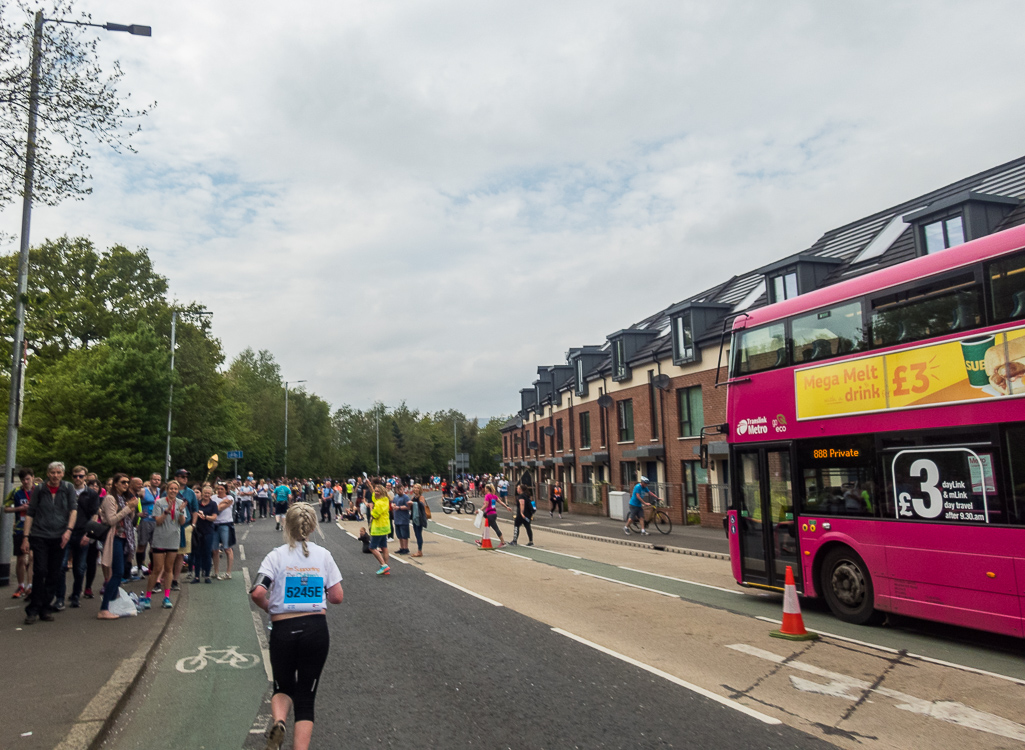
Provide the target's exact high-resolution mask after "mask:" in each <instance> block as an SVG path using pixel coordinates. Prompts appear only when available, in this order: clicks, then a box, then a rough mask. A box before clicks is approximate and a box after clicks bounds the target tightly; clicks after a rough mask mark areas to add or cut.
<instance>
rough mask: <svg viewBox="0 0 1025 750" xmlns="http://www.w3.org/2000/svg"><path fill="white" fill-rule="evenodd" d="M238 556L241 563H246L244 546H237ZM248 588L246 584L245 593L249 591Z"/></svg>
mask: <svg viewBox="0 0 1025 750" xmlns="http://www.w3.org/2000/svg"><path fill="white" fill-rule="evenodd" d="M238 555H239V557H241V558H242V562H245V561H246V545H244V544H240V545H239V546H238ZM248 586H249V584H246V587H247V588H246V590H247V591H248V590H249V589H248Z"/></svg>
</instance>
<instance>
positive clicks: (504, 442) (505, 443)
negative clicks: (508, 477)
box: [502, 435, 509, 458]
mask: <svg viewBox="0 0 1025 750" xmlns="http://www.w3.org/2000/svg"><path fill="white" fill-rule="evenodd" d="M502 455H503V456H505V457H506V458H509V436H508V435H502Z"/></svg>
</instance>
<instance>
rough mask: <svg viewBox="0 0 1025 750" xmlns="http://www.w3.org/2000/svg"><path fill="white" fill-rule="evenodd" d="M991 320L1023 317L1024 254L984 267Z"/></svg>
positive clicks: (997, 321) (1024, 309) (1024, 304)
mask: <svg viewBox="0 0 1025 750" xmlns="http://www.w3.org/2000/svg"><path fill="white" fill-rule="evenodd" d="M986 278H988V279H989V296H990V299H991V300H992V304H993V322H994V323H999V322H1002V321H1005V320H1018V319H1019V318H1025V255H1015V256H1014V257H1012V258H1005V259H1004V260H998V261H996V262H994V263H990V264H989V266H987V268H986Z"/></svg>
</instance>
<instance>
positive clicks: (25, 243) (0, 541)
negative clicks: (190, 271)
mask: <svg viewBox="0 0 1025 750" xmlns="http://www.w3.org/2000/svg"><path fill="white" fill-rule="evenodd" d="M44 23H64V24H70V25H72V26H96V27H97V28H100V29H106V30H107V31H126V32H128V33H129V34H134V35H135V36H152V34H153V31H152V29H151V28H150V27H149V26H138V25H136V24H132V25H130V26H125V25H124V24H119V23H87V22H85V21H63V20H60V19H57V18H43V13H42V11H38V12H37V13H36V19H35V27H34V29H33V32H32V62H31V68H32V77H31V79H30V83H29V107H28V138H27V139H26V141H25V187H24V189H23V191H22V204H21V248H20V251H19V253H18V291H17V294H16V295H15V303H14V317H15V319H16V320H17V322H16V323H15V326H14V346H13V347H12V349H11V386H10V387H11V393H10V399H9V400H8V408H7V454H6V465H5V467H4V492H5V493H6V492H7V491H8V489H9V488H10V487H11V483H12V481H13V479H14V464H15V461H17V454H18V428H19V427H20V426H21V420H20V417H19V412H20V400H21V399H20V394H21V385H22V380H23V379H24V376H25V373H24V365H23V362H24V360H23V358H22V349H23V348H24V344H25V300H26V298H27V295H28V249H29V229H30V227H31V225H32V191H33V188H34V183H35V174H36V121H37V120H38V118H39V69H40V66H41V64H42V47H43V24H44ZM13 530H14V517H13V515H12V514H10V513H0V587H3V586H7V585H9V584H10V582H11V563H10V560H11V555H12V554H13V552H14V548H13V538H12V536H13Z"/></svg>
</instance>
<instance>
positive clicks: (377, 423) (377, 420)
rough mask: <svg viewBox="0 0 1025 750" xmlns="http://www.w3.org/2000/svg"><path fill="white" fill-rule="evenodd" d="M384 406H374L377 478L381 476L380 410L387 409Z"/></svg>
mask: <svg viewBox="0 0 1025 750" xmlns="http://www.w3.org/2000/svg"><path fill="white" fill-rule="evenodd" d="M387 408H388V407H387V406H386V405H384V404H375V405H374V429H375V431H376V432H377V476H381V409H387Z"/></svg>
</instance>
